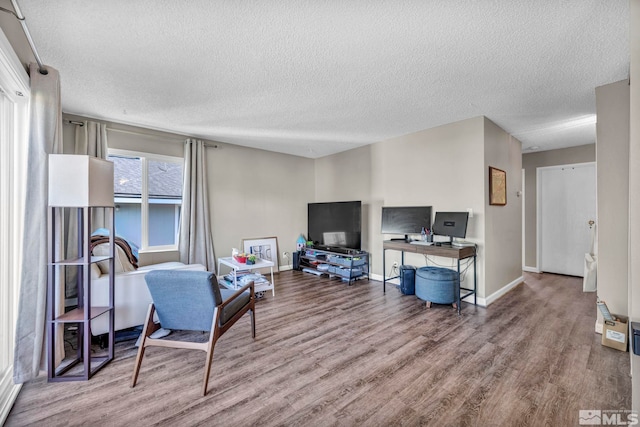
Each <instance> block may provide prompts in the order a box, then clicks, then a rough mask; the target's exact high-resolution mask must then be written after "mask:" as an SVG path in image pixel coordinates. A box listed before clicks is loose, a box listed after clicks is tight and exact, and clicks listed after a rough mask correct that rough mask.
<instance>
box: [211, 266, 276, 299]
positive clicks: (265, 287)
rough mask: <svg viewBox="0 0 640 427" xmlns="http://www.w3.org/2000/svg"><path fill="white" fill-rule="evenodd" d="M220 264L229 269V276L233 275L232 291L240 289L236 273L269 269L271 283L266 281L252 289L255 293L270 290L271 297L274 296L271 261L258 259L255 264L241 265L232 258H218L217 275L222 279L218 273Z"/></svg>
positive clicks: (256, 284)
mask: <svg viewBox="0 0 640 427" xmlns="http://www.w3.org/2000/svg"><path fill="white" fill-rule="evenodd" d="M221 264H222V265H225V266H227V267H229V268H231V270H232V273H231V274H232V275H233V288H234V289H240V286H238V276H237V273H238V271H251V270H255V269H258V268H270V269H271V282H268V281H266V282H261V283H260V282H259V283H255V284H254V289H255V292H266V291H268V290H271V295H273V296H275V294H276V290H275V282H274V281H273V266H274V265H275V264H274V263H273V261H267V260H266V259H260V258H258V259H257V260H256V263H255V264H241V263H239V262H238V261H236V260H235V259H233V257H226V258H218V275H220V276H221V277H222V273H221V272H220V265H221Z"/></svg>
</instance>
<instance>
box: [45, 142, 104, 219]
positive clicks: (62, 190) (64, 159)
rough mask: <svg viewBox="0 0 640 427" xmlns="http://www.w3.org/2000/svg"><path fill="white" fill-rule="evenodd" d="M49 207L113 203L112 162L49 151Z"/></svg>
mask: <svg viewBox="0 0 640 427" xmlns="http://www.w3.org/2000/svg"><path fill="white" fill-rule="evenodd" d="M49 206H59V207H78V206H81V207H84V206H113V162H109V161H107V160H103V159H99V158H97V157H93V156H85V155H78V154H50V155H49Z"/></svg>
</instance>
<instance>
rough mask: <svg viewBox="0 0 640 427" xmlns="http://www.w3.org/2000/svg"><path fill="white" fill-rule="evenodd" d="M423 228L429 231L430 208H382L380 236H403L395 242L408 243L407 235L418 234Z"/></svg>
mask: <svg viewBox="0 0 640 427" xmlns="http://www.w3.org/2000/svg"><path fill="white" fill-rule="evenodd" d="M423 227H424V228H425V230H427V231H428V230H430V229H431V206H383V207H382V228H381V232H382V234H404V239H397V240H405V241H409V235H410V234H420V232H421V231H422V228H423ZM392 240H395V239H392Z"/></svg>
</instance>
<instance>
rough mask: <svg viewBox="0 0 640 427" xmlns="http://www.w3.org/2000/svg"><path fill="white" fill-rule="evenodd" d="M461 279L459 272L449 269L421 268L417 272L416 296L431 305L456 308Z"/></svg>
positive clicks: (428, 305)
mask: <svg viewBox="0 0 640 427" xmlns="http://www.w3.org/2000/svg"><path fill="white" fill-rule="evenodd" d="M459 288H460V277H459V275H458V272H457V271H455V270H451V269H449V268H441V267H420V268H418V269H417V270H416V296H417V297H418V298H420V299H421V300H423V301H426V303H427V307H431V303H433V302H435V303H436V304H453V306H454V307H456V305H457V304H456V301H457V299H458V292H459Z"/></svg>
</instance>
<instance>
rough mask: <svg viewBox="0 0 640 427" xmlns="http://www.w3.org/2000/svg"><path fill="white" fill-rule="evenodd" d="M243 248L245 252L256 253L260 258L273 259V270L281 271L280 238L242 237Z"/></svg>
mask: <svg viewBox="0 0 640 427" xmlns="http://www.w3.org/2000/svg"><path fill="white" fill-rule="evenodd" d="M242 250H243V251H244V253H247V254H254V255H256V256H257V257H258V258H260V259H264V260H267V261H272V262H273V264H274V266H273V271H279V268H278V239H277V238H276V237H261V238H256V239H242Z"/></svg>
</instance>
